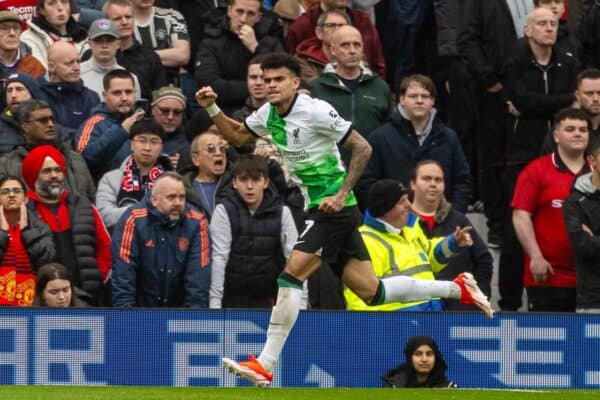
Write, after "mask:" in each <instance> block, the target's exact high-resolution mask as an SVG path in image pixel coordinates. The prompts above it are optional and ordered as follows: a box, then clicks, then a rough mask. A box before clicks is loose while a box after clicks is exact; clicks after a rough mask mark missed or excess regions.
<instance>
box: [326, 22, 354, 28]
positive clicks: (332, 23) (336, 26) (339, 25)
mask: <svg viewBox="0 0 600 400" xmlns="http://www.w3.org/2000/svg"><path fill="white" fill-rule="evenodd" d="M346 25H348V24H336V23H335V22H324V23H323V25H321V27H323V28H328V29H331V28H341V27H342V26H346Z"/></svg>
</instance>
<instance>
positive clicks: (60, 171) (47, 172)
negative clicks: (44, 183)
mask: <svg viewBox="0 0 600 400" xmlns="http://www.w3.org/2000/svg"><path fill="white" fill-rule="evenodd" d="M53 172H54V173H55V174H56V175H60V174H63V173H64V171H63V169H62V168H61V167H48V168H42V169H41V170H40V175H50V174H51V173H53Z"/></svg>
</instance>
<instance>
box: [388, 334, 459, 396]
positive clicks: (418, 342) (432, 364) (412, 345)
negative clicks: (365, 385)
mask: <svg viewBox="0 0 600 400" xmlns="http://www.w3.org/2000/svg"><path fill="white" fill-rule="evenodd" d="M404 356H405V357H406V360H405V362H404V363H403V364H400V365H398V366H396V367H394V368H392V369H391V370H389V371H388V372H386V373H385V374H383V375H382V376H381V380H382V381H383V387H387V388H405V387H406V388H409V387H418V388H457V387H458V385H457V384H456V383H454V382H452V381H451V380H448V378H447V377H446V370H447V369H448V366H447V365H446V361H445V360H444V356H443V355H442V353H441V352H440V349H439V348H438V345H437V343H436V342H435V340H433V339H432V338H430V337H429V336H414V337H412V338H411V339H410V340H409V341H408V342H406V346H405V347H404Z"/></svg>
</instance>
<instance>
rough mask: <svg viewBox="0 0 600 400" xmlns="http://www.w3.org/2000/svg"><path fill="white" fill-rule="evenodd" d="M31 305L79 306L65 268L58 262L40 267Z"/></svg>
mask: <svg viewBox="0 0 600 400" xmlns="http://www.w3.org/2000/svg"><path fill="white" fill-rule="evenodd" d="M33 305H34V306H38V307H63V308H67V307H79V306H81V303H80V302H79V300H78V298H77V295H76V294H75V292H74V290H73V283H72V282H71V277H70V276H69V271H68V270H67V268H66V267H65V266H64V265H62V264H59V263H50V264H46V265H44V266H43V267H41V268H40V269H39V271H38V275H37V283H36V285H35V299H34V300H33Z"/></svg>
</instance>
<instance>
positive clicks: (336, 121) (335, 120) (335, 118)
mask: <svg viewBox="0 0 600 400" xmlns="http://www.w3.org/2000/svg"><path fill="white" fill-rule="evenodd" d="M329 117H330V118H331V123H330V124H329V127H330V128H331V129H338V128H339V127H340V126H341V125H342V124H343V123H344V120H343V119H342V118H341V117H340V115H339V114H338V113H337V112H336V111H335V110H331V111H329Z"/></svg>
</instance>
